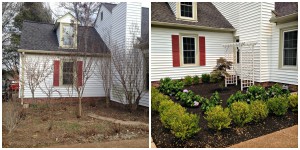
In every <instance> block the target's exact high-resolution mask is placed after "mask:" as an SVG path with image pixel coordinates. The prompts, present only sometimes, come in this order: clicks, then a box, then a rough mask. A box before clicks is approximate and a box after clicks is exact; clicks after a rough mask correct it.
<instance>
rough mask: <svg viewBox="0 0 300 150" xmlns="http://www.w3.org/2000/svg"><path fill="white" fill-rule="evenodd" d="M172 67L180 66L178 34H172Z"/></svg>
mask: <svg viewBox="0 0 300 150" xmlns="http://www.w3.org/2000/svg"><path fill="white" fill-rule="evenodd" d="M172 54H173V67H179V66H180V54H179V35H172Z"/></svg>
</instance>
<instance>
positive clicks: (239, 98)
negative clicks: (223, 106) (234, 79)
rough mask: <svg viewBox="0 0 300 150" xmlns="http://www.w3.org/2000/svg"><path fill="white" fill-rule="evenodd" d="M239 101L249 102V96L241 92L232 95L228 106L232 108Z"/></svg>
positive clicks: (228, 100)
mask: <svg viewBox="0 0 300 150" xmlns="http://www.w3.org/2000/svg"><path fill="white" fill-rule="evenodd" d="M239 101H247V95H246V94H243V93H242V92H241V91H237V92H236V93H235V94H232V95H231V96H230V97H229V98H228V99H227V105H228V106H230V105H231V104H232V103H234V102H239Z"/></svg>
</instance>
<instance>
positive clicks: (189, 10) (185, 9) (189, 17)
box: [176, 2, 197, 22]
mask: <svg viewBox="0 0 300 150" xmlns="http://www.w3.org/2000/svg"><path fill="white" fill-rule="evenodd" d="M176 19H177V20H184V21H192V22H195V21H197V2H178V3H177V14H176Z"/></svg>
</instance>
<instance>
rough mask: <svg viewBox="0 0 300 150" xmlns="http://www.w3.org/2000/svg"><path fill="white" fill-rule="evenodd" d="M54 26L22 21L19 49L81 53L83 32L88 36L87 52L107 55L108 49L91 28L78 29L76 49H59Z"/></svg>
mask: <svg viewBox="0 0 300 150" xmlns="http://www.w3.org/2000/svg"><path fill="white" fill-rule="evenodd" d="M53 28H54V24H48V23H39V22H32V21H24V22H23V28H22V33H21V42H20V49H26V50H47V51H66V52H83V50H84V45H85V44H84V39H83V37H84V36H83V34H84V33H85V31H86V32H87V34H86V35H88V44H87V45H88V52H90V53H107V52H109V49H108V48H107V46H106V45H105V43H104V42H103V40H102V39H101V37H100V36H99V34H98V33H97V31H96V30H95V28H93V27H83V26H79V28H78V43H77V45H78V46H77V49H75V50H74V49H61V48H59V44H58V39H57V35H56V32H55V31H53Z"/></svg>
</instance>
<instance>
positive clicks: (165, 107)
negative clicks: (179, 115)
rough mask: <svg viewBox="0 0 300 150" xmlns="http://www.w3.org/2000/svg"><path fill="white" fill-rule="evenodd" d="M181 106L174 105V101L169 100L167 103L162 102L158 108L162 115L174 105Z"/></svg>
mask: <svg viewBox="0 0 300 150" xmlns="http://www.w3.org/2000/svg"><path fill="white" fill-rule="evenodd" d="M175 104H176V105H179V104H177V103H174V102H173V101H172V100H170V99H168V100H166V101H161V102H160V104H159V107H158V112H159V113H160V114H161V113H162V112H163V111H165V110H166V109H169V108H170V107H171V106H173V105H175Z"/></svg>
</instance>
